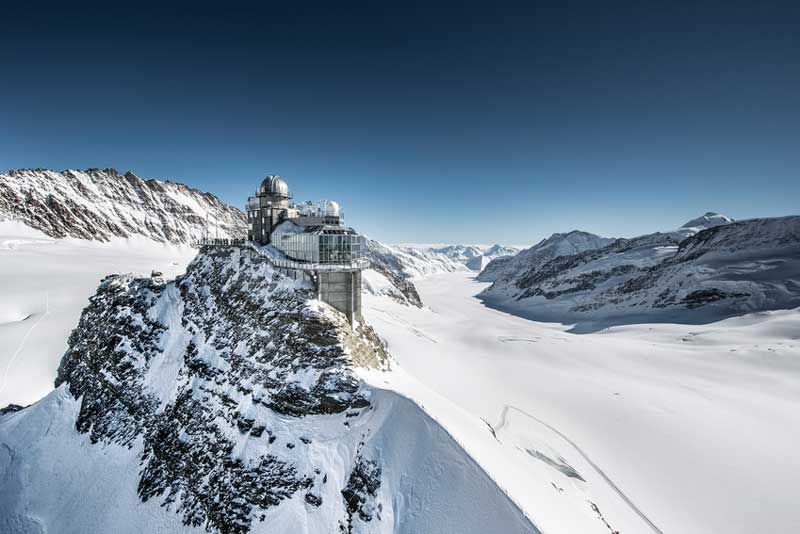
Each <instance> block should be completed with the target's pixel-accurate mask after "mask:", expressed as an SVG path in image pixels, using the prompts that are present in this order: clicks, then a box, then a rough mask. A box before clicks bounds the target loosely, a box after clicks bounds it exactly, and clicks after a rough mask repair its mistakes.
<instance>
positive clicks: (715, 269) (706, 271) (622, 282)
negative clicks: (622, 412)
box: [481, 214, 800, 329]
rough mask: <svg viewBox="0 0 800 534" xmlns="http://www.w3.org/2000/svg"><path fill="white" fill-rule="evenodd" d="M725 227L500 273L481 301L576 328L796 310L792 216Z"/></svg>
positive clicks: (797, 251)
mask: <svg viewBox="0 0 800 534" xmlns="http://www.w3.org/2000/svg"><path fill="white" fill-rule="evenodd" d="M706 219H710V220H709V221H706V223H703V222H702V221H705V220H706ZM728 220H729V219H727V218H724V217H721V216H712V214H707V215H706V216H704V217H702V218H700V219H697V220H694V221H690V222H689V223H687V225H686V226H684V227H682V228H681V229H679V230H678V231H675V232H669V233H664V234H662V233H656V234H649V235H644V236H641V237H637V238H633V239H619V240H616V241H614V242H613V243H611V244H609V245H607V246H604V247H602V248H595V249H592V250H587V251H584V252H580V253H577V254H570V255H561V256H557V257H555V258H553V259H550V260H548V261H544V262H540V263H538V264H535V265H534V266H532V267H531V268H530V269H528V270H516V271H512V270H510V269H508V268H506V269H505V270H504V272H503V273H502V274H501V275H500V276H498V277H497V278H496V279H495V281H494V283H493V284H492V286H491V287H490V288H488V289H486V290H485V291H484V292H483V293H481V298H482V299H484V301H485V302H486V303H487V304H489V305H492V306H496V307H500V308H503V309H506V310H509V311H513V312H516V313H521V314H523V315H525V316H527V317H530V318H537V319H540V320H549V321H558V322H565V323H566V322H576V323H580V326H579V329H582V328H600V327H604V326H607V325H609V324H619V323H627V322H646V321H670V322H687V323H703V322H708V321H712V320H716V319H719V318H722V317H726V316H730V315H736V314H741V313H746V312H751V311H759V310H770V309H781V308H791V307H794V306H797V305H800V217H780V218H772V219H753V220H747V221H739V222H727V221H728ZM720 221H722V222H721V223H720ZM717 223H720V224H717ZM704 225H705V226H706V228H705V229H702V228H703V226H704ZM698 229H700V231H699V232H698V231H697V230H698ZM687 236H688V237H687ZM526 252H527V251H526ZM518 257H519V256H518Z"/></svg>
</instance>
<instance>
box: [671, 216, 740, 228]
mask: <svg viewBox="0 0 800 534" xmlns="http://www.w3.org/2000/svg"><path fill="white" fill-rule="evenodd" d="M732 222H733V219H731V218H730V217H728V216H727V215H722V214H721V213H714V212H713V211H709V212H707V213H706V214H705V215H702V216H700V217H698V218H696V219H692V220H691V221H689V222H687V223H686V224H684V225H683V226H681V228H688V229H697V231H700V230H705V229H706V228H713V227H715V226H721V225H723V224H728V223H732Z"/></svg>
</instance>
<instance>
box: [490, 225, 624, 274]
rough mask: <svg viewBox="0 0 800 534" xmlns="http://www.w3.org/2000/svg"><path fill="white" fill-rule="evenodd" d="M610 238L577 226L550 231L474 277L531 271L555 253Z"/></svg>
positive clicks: (585, 247)
mask: <svg viewBox="0 0 800 534" xmlns="http://www.w3.org/2000/svg"><path fill="white" fill-rule="evenodd" d="M613 241H614V240H613V239H610V238H607V237H600V236H598V235H595V234H590V233H588V232H582V231H580V230H573V231H571V232H567V233H564V234H561V233H559V234H553V235H551V236H550V237H548V238H547V239H543V240H542V241H540V242H539V243H537V244H536V245H534V246H532V247H531V248H529V249H525V250H523V251H521V252H519V253H518V254H517V255H515V256H513V257H508V256H505V257H500V258H497V259H494V260H493V261H491V262H490V263H489V264H488V265H486V267H485V268H484V270H483V271H481V273H480V275H478V280H480V281H482V282H494V281H495V280H498V279H500V278H504V279H510V278H513V277H515V276H520V275H522V274H523V273H525V272H531V271H535V270H536V269H538V268H539V267H540V266H541V265H543V264H545V263H547V262H548V261H550V260H552V259H554V258H557V257H559V256H567V255H570V254H578V253H580V252H584V251H587V250H594V249H597V248H601V247H604V246H606V245H608V244H609V243H611V242H613Z"/></svg>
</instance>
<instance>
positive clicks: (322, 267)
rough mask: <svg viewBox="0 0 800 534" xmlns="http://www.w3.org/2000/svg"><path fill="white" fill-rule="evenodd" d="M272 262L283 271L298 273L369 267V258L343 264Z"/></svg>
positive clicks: (271, 259)
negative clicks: (290, 270)
mask: <svg viewBox="0 0 800 534" xmlns="http://www.w3.org/2000/svg"><path fill="white" fill-rule="evenodd" d="M270 261H271V262H272V264H273V265H275V267H280V268H282V269H295V270H298V271H323V272H337V271H338V272H343V271H360V270H362V269H366V268H367V267H369V260H368V259H367V258H358V259H357V260H353V261H350V262H342V263H314V262H305V261H295V260H285V259H278V258H270Z"/></svg>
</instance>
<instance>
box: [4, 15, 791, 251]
mask: <svg viewBox="0 0 800 534" xmlns="http://www.w3.org/2000/svg"><path fill="white" fill-rule="evenodd" d="M295 4H297V5H295ZM694 4H696V3H685V4H683V5H681V4H680V3H679V2H632V3H621V2H587V3H583V4H581V3H572V2H545V3H536V2H526V3H522V2H520V3H516V4H511V3H506V4H505V5H503V4H501V3H494V2H482V3H480V4H477V3H476V4H471V5H470V4H457V3H447V4H438V5H436V6H435V7H434V4H433V3H427V2H426V3H420V4H413V3H401V2H397V3H393V7H388V6H389V5H390V3H385V2H372V3H364V4H355V3H347V2H330V3H328V4H327V7H324V5H323V7H313V6H312V4H309V3H302V5H301V3H292V2H281V3H280V4H277V5H275V6H272V5H270V4H268V3H264V4H262V5H261V6H259V7H253V8H240V7H234V4H233V3H225V4H224V5H223V6H221V7H220V6H218V7H217V8H216V9H214V10H211V9H198V8H196V7H195V8H189V7H183V8H177V7H176V8H169V9H166V8H159V7H146V6H145V5H144V4H136V5H135V6H133V5H131V6H130V7H117V6H110V5H109V4H106V5H103V6H100V7H98V6H95V7H85V8H84V7H76V6H75V5H66V3H65V5H62V6H61V7H59V8H52V9H45V8H43V7H41V6H39V7H37V9H36V10H35V11H34V10H33V9H29V10H26V8H24V7H9V6H4V9H3V14H2V22H1V23H0V24H1V27H2V33H0V35H2V45H0V169H4V170H5V169H11V168H19V167H46V168H51V169H56V170H62V169H65V168H86V167H101V168H102V167H115V168H117V169H119V170H132V171H134V172H136V173H137V174H139V175H140V176H143V177H155V178H165V179H172V180H176V181H181V182H185V183H187V184H189V185H191V186H194V187H197V188H200V189H204V190H208V191H211V192H213V193H215V194H217V195H218V196H220V197H221V198H222V199H223V200H225V201H227V202H229V203H232V204H236V205H238V206H243V204H244V201H245V199H246V197H247V195H248V194H250V193H251V192H252V190H254V189H255V187H256V186H257V185H258V183H259V181H260V180H261V178H262V177H263V176H264V175H265V174H267V173H270V172H274V173H278V174H281V175H282V176H284V177H285V178H286V180H287V182H288V183H289V186H290V188H291V189H292V191H293V193H294V195H295V198H297V199H305V198H333V199H336V200H338V201H340V203H341V204H343V206H344V208H345V210H346V213H347V219H348V222H349V223H350V224H352V225H354V226H356V227H357V228H358V229H359V230H361V231H362V232H363V233H366V234H369V235H370V236H372V237H376V238H378V239H381V240H384V241H387V242H451V243H453V242H463V243H494V242H501V243H507V244H531V243H533V242H535V241H538V240H539V239H541V238H542V237H545V236H547V235H549V234H550V233H552V232H556V231H567V230H571V229H574V228H579V229H583V230H587V231H591V232H595V233H599V234H602V235H608V236H631V235H636V234H639V233H644V232H649V231H655V230H665V229H670V228H674V227H676V226H679V225H680V224H681V223H683V222H684V221H685V220H688V219H691V218H693V217H696V216H697V215H700V214H701V213H703V212H705V211H708V210H711V211H719V212H722V213H726V214H728V215H730V216H732V217H734V218H749V217H757V216H777V215H787V214H797V213H798V212H800V209H798V206H800V171H799V170H800V31H799V30H798V28H800V3H797V2H794V3H789V2H787V3H784V4H774V3H769V2H742V3H737V2H718V3H713V2H704V3H700V4H697V5H694Z"/></svg>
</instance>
